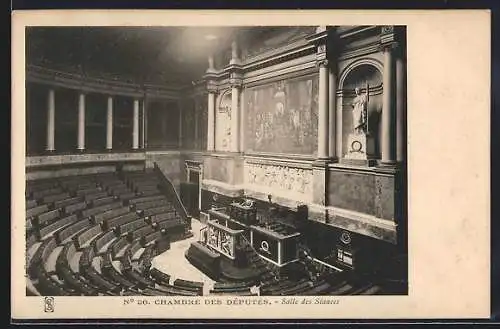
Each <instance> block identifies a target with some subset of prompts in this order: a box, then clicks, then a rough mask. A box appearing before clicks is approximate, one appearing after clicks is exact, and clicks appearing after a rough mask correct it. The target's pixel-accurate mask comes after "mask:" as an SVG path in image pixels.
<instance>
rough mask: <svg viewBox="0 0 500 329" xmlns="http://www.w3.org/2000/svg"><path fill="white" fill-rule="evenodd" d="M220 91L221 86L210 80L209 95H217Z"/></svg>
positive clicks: (208, 82) (208, 84)
mask: <svg viewBox="0 0 500 329" xmlns="http://www.w3.org/2000/svg"><path fill="white" fill-rule="evenodd" d="M218 90H219V86H218V85H217V82H216V81H214V80H208V81H207V91H208V93H209V94H216V93H217V92H218Z"/></svg>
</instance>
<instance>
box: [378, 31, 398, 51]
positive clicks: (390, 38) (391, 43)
mask: <svg viewBox="0 0 500 329" xmlns="http://www.w3.org/2000/svg"><path fill="white" fill-rule="evenodd" d="M397 46H398V40H397V35H396V29H395V27H394V26H393V25H385V26H382V27H381V28H380V49H381V50H387V48H389V49H391V50H392V49H394V48H396V47H397Z"/></svg>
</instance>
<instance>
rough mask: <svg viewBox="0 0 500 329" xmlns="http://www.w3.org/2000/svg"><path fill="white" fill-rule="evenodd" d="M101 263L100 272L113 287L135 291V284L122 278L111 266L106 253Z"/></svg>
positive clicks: (109, 257) (108, 255)
mask: <svg viewBox="0 0 500 329" xmlns="http://www.w3.org/2000/svg"><path fill="white" fill-rule="evenodd" d="M102 259H103V262H102V265H101V271H102V273H103V274H104V275H105V277H106V278H107V279H108V280H109V281H110V282H112V283H114V284H115V285H117V286H119V287H122V289H125V290H128V289H135V288H136V286H137V285H136V284H135V283H133V282H131V281H129V280H128V279H127V278H125V276H123V275H122V274H121V273H120V272H118V270H117V269H116V268H115V267H114V266H113V264H112V262H111V255H110V254H109V253H106V254H104V255H103V256H102Z"/></svg>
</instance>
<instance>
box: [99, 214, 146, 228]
mask: <svg viewBox="0 0 500 329" xmlns="http://www.w3.org/2000/svg"><path fill="white" fill-rule="evenodd" d="M137 219H139V217H138V215H137V214H136V213H135V212H129V213H126V214H123V215H120V216H117V217H113V218H110V219H104V220H103V222H102V225H103V227H104V228H105V229H107V228H112V227H117V226H121V225H125V224H127V223H130V222H133V221H134V220H137Z"/></svg>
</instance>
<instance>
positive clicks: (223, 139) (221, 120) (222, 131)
mask: <svg viewBox="0 0 500 329" xmlns="http://www.w3.org/2000/svg"><path fill="white" fill-rule="evenodd" d="M215 119H216V121H215V122H216V124H215V138H216V139H215V148H216V150H217V151H229V150H230V148H231V90H226V91H225V92H223V93H222V94H221V95H220V97H219V99H218V102H217V111H216V113H215Z"/></svg>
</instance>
